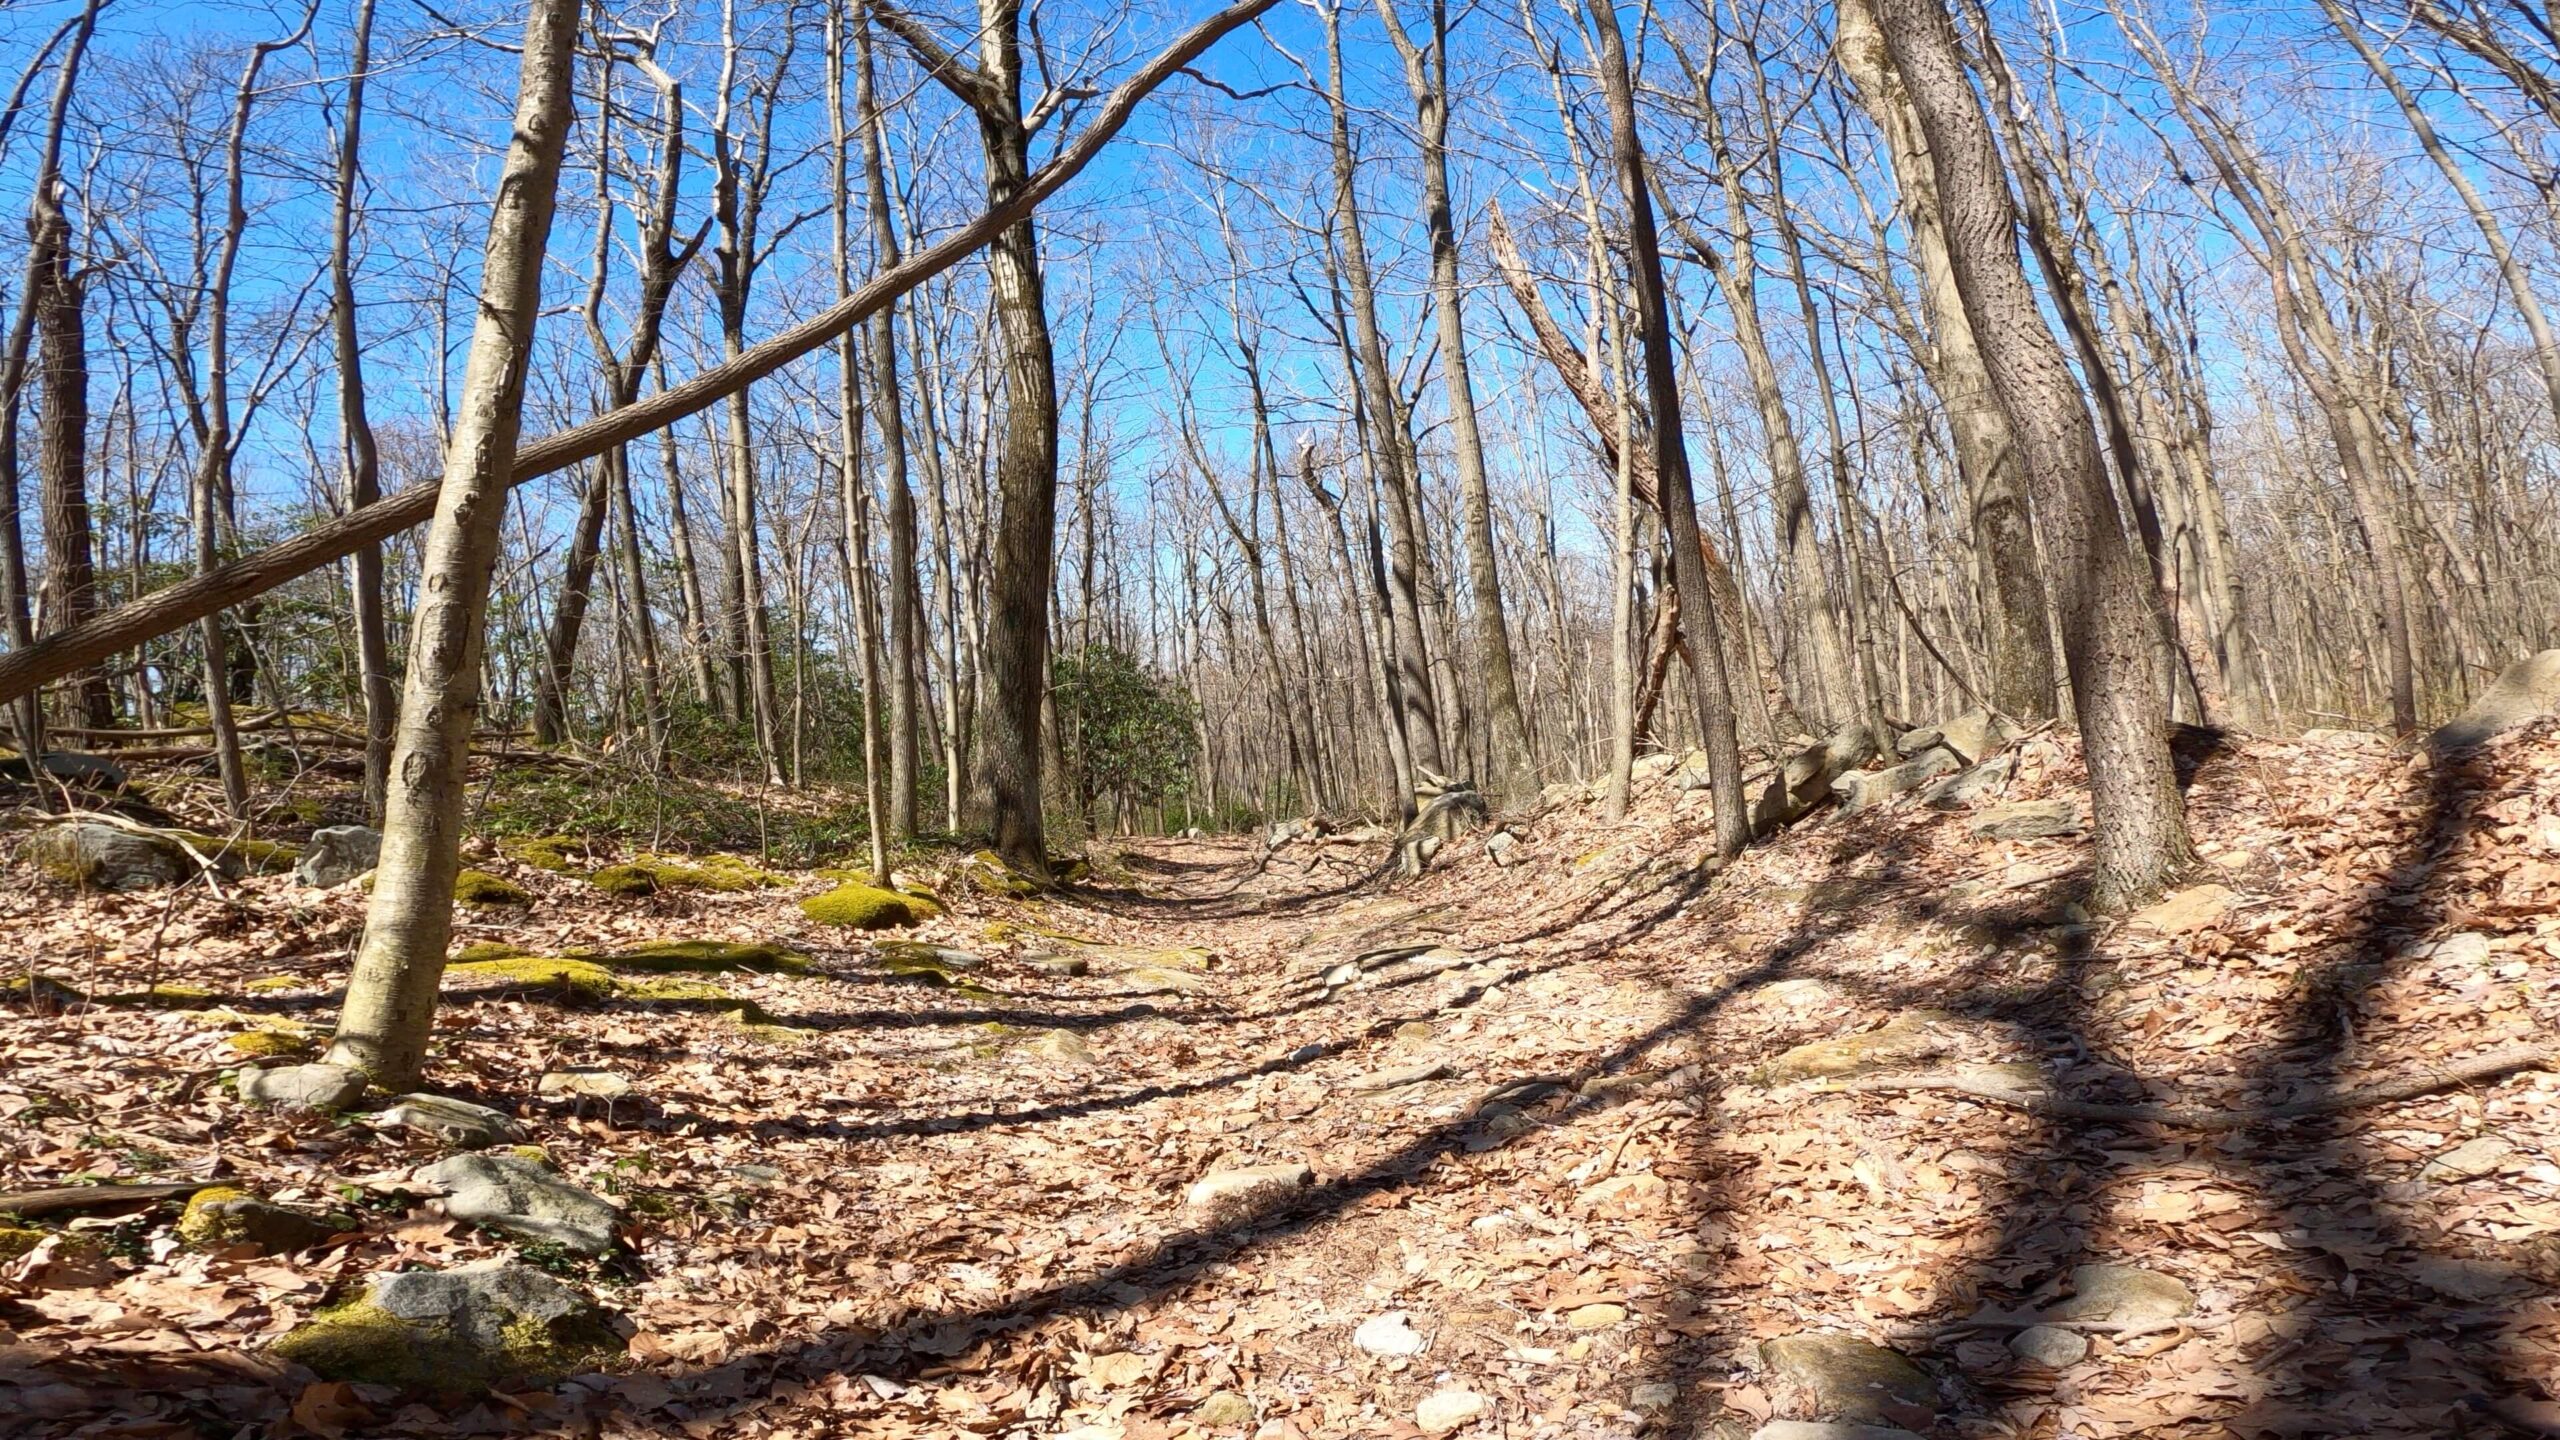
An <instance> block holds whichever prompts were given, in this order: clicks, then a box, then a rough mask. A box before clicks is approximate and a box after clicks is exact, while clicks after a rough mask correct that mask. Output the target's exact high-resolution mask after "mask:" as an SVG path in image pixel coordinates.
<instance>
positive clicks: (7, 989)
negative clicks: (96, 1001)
mask: <svg viewBox="0 0 2560 1440" xmlns="http://www.w3.org/2000/svg"><path fill="white" fill-rule="evenodd" d="M88 998H89V997H88V996H87V995H84V994H82V993H81V992H80V990H79V989H78V988H77V987H76V986H73V985H71V984H69V983H67V982H65V981H62V980H57V979H55V978H54V977H53V976H51V975H25V974H19V975H12V976H9V977H8V978H7V979H5V980H0V1000H8V1001H11V1002H13V1003H15V1004H19V1005H24V1004H26V1003H28V1002H29V1001H30V1000H32V1001H35V1002H37V1003H40V1004H42V1005H45V1006H47V1007H49V1008H52V1009H57V1010H58V1009H61V1008H62V1007H63V1006H66V1005H77V1004H79V1003H80V1002H81V1001H83V1000H86V999H88Z"/></svg>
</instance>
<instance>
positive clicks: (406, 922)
mask: <svg viewBox="0 0 2560 1440" xmlns="http://www.w3.org/2000/svg"><path fill="white" fill-rule="evenodd" d="M581 9H582V7H581V6H580V5H579V4H578V3H577V0H532V3H531V5H530V7H529V10H528V13H527V15H526V17H525V29H524V58H523V64H522V67H521V69H520V71H519V78H518V80H517V92H516V108H515V126H514V139H513V140H512V141H511V142H510V143H509V144H508V146H507V158H506V168H505V169H504V171H503V172H502V173H501V175H500V176H499V180H498V194H497V200H496V203H495V204H494V205H493V206H492V207H491V209H490V215H489V238H488V243H487V245H486V246H485V247H484V249H483V252H482V260H481V274H480V302H479V305H478V307H477V314H478V317H479V318H478V319H477V321H476V322H475V323H474V324H473V326H472V331H471V350H470V356H469V359H468V360H467V361H466V362H465V366H464V370H463V376H462V389H461V393H460V395H459V397H458V402H457V404H456V407H455V410H454V426H453V433H452V435H451V436H450V437H449V438H448V442H447V444H446V446H445V466H444V483H443V485H442V487H441V488H440V489H439V491H438V492H437V496H436V515H435V521H434V524H433V525H432V526H431V528H429V530H428V531H427V545H426V558H425V563H424V566H423V568H422V569H421V571H420V573H419V583H418V602H417V611H416V619H415V620H414V622H413V623H412V627H411V637H410V643H409V676H408V685H407V689H406V694H405V695H404V697H403V703H402V705H401V707H400V733H399V740H398V743H397V746H396V748H395V751H394V756H393V760H392V788H391V796H390V806H389V809H388V813H387V814H386V815H385V817H384V821H383V835H382V860H381V864H380V865H379V866H378V867H377V868H376V870H375V872H374V887H373V903H372V905H371V906H370V907H369V908H368V909H367V911H366V913H365V932H364V941H363V944H362V945H361V947H360V948H359V949H358V950H357V952H356V962H355V968H354V973H353V974H352V975H351V976H349V978H348V982H347V1000H346V1005H345V1007H344V1008H343V1009H342V1010H341V1011H340V1013H339V1019H338V1030H337V1035H336V1037H335V1039H334V1040H333V1041H332V1043H331V1044H330V1047H329V1058H330V1060H331V1061H333V1062H335V1063H337V1064H341V1065H352V1066H354V1067H356V1068H357V1069H360V1070H362V1071H364V1072H365V1073H366V1074H367V1075H369V1076H371V1077H372V1078H373V1081H374V1083H376V1084H378V1085H380V1086H382V1087H383V1088H385V1089H388V1090H395V1091H397V1090H409V1089H415V1088H416V1087H417V1084H418V1077H419V1069H420V1066H421V1065H422V1063H423V1062H424V1060H425V1058H426V1050H427V1036H428V1031H429V1028H430V1026H431V1025H432V1024H433V1021H434V1018H435V999H436V985H437V983H438V981H440V980H441V979H442V978H443V975H444V952H445V944H446V941H447V940H448V939H449V938H450V937H451V934H452V930H453V885H454V877H455V874H456V873H457V872H458V871H459V870H460V869H461V864H462V858H461V857H462V813H463V806H462V801H463V781H464V770H465V768H466V766H467V765H468V763H469V761H470V758H471V729H472V722H473V721H474V720H475V719H476V718H477V717H478V715H479V711H480V656H481V649H482V646H483V644H484V643H485V641H486V640H487V635H488V625H487V621H488V610H489V582H490V576H491V574H492V572H493V571H494V570H495V569H496V567H497V561H498V544H499V539H500V534H501V530H502V527H503V525H504V522H505V519H506V513H507V504H506V498H507V488H508V481H509V478H510V472H511V471H512V470H513V469H514V466H515V456H516V441H517V437H518V433H519V429H520V427H521V425H522V423H523V419H524V387H525V369H526V366H527V365H528V364H529V363H530V361H531V358H532V353H533V339H534V325H535V322H536V320H537V319H538V318H539V316H540V314H541V308H542V261H543V251H544V249H545V247H546V246H547V245H548V244H549V241H550V238H551V216H552V207H553V204H554V202H555V200H556V199H557V198H558V192H559V188H560V154H561V149H562V146H563V142H564V141H565V139H566V137H567V134H568V129H569V94H570V91H569V80H570V75H571V72H572V71H573V70H574V69H575V68H576V48H575V40H576V37H577V29H578V17H579V14H580V11H581Z"/></svg>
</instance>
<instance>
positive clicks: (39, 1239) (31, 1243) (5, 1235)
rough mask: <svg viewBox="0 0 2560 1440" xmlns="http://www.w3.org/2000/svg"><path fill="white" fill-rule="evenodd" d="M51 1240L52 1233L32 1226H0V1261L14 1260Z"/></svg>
mask: <svg viewBox="0 0 2560 1440" xmlns="http://www.w3.org/2000/svg"><path fill="white" fill-rule="evenodd" d="M51 1238H53V1232H52V1231H50V1230H39V1229H37V1228H36V1227H34V1226H33V1225H10V1224H0V1260H15V1259H17V1258H18V1257H19V1256H21V1255H24V1254H26V1253H27V1252H28V1251H30V1250H33V1249H34V1248H36V1247H37V1246H39V1245H41V1244H43V1243H44V1242H45V1241H47V1240H49V1239H51Z"/></svg>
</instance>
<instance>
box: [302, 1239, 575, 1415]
mask: <svg viewBox="0 0 2560 1440" xmlns="http://www.w3.org/2000/svg"><path fill="white" fill-rule="evenodd" d="M623 1349H624V1346H623V1341H622V1338H621V1336H620V1335H619V1334H617V1333H616V1327H615V1325H614V1323H613V1320H612V1317H610V1316H609V1315H607V1314H606V1313H605V1312H604V1311H602V1310H601V1309H599V1308H598V1307H597V1306H596V1305H595V1303H594V1302H593V1301H590V1300H588V1299H587V1298H586V1297H584V1296H582V1295H580V1294H578V1293H577V1292H576V1291H574V1290H572V1289H570V1288H569V1287H568V1286H566V1285H563V1284H562V1283H560V1282H559V1281H558V1280H555V1279H553V1278H552V1277H550V1276H548V1275H545V1274H543V1273H542V1272H541V1271H539V1270H536V1269H534V1268H533V1267H531V1266H529V1265H516V1264H508V1263H504V1262H499V1261H490V1262H486V1263H483V1264H479V1265H469V1266H464V1267H462V1268H461V1269H458V1270H445V1271H435V1270H411V1271H403V1272H400V1273H398V1274H391V1275H376V1276H373V1277H372V1278H371V1279H370V1280H369V1281H368V1282H367V1283H366V1286H365V1290H364V1293H362V1294H361V1295H359V1296H357V1297H355V1298H353V1299H351V1300H348V1301H346V1302H345V1303H343V1304H340V1305H336V1306H333V1307H331V1308H329V1309H326V1310H323V1311H321V1312H320V1313H319V1314H317V1315H314V1316H312V1317H311V1319H310V1320H308V1321H306V1322H304V1323H303V1324H302V1325H301V1326H300V1327H299V1328H297V1329H295V1330H294V1331H292V1332H291V1333H290V1334H287V1335H286V1336H285V1337H284V1338H282V1339H280V1340H278V1341H276V1343H275V1346H274V1351H275V1353H276V1354H277V1355H278V1356H281V1357H282V1358H284V1359H286V1360H290V1361H293V1362H295V1363H297V1364H300V1365H305V1366H308V1367H309V1368H310V1369H312V1370H313V1371H315V1372H317V1373H318V1374H319V1375H320V1376H321V1377H322V1378H323V1379H328V1380H346V1381H353V1382H355V1383H357V1384H368V1385H388V1386H392V1387H395V1388H397V1389H401V1390H408V1391H436V1392H444V1393H453V1392H480V1391H486V1390H489V1389H491V1388H493V1387H495V1386H498V1385H502V1384H517V1383H532V1384H537V1385H547V1384H552V1383H555V1382H557V1381H559V1380H562V1379H565V1378H567V1377H568V1376H571V1375H575V1374H579V1373H581V1372H584V1371H590V1370H599V1369H603V1368H606V1367H607V1366H610V1365H612V1364H613V1363H614V1362H615V1361H617V1360H619V1359H620V1358H621V1356H622V1354H623Z"/></svg>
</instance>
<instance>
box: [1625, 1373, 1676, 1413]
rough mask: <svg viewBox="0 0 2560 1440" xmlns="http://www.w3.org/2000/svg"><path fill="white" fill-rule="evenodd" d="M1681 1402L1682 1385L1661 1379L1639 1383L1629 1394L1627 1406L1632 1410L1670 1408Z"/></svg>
mask: <svg viewBox="0 0 2560 1440" xmlns="http://www.w3.org/2000/svg"><path fill="white" fill-rule="evenodd" d="M1679 1403H1680V1387H1679V1386H1677V1385H1672V1384H1667V1383H1665V1382H1663V1381H1660V1380H1656V1381H1654V1382H1652V1383H1651V1384H1647V1385H1639V1386H1637V1387H1636V1388H1635V1389H1634V1390H1633V1391H1631V1392H1629V1393H1628V1395H1627V1408H1628V1409H1630V1410H1642V1411H1648V1412H1649V1411H1655V1410H1670V1409H1673V1408H1676V1407H1677V1406H1678V1405H1679Z"/></svg>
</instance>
